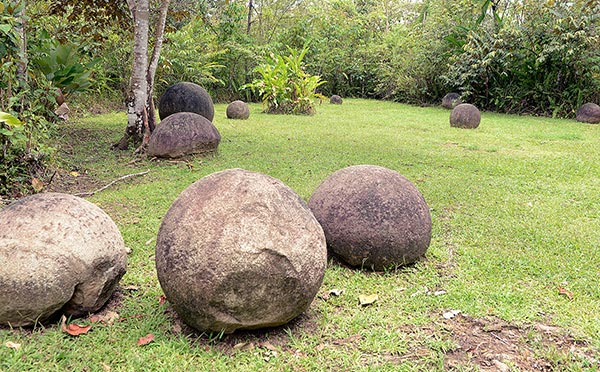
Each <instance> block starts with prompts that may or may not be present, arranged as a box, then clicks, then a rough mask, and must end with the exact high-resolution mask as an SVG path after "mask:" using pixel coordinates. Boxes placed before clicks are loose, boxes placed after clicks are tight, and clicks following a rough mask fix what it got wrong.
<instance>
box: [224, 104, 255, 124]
mask: <svg viewBox="0 0 600 372" xmlns="http://www.w3.org/2000/svg"><path fill="white" fill-rule="evenodd" d="M226 114H227V118H228V119H241V120H246V119H248V118H249V117H250V108H249V107H248V105H247V104H246V102H244V101H233V102H231V103H230V104H229V105H228V106H227V110H226Z"/></svg>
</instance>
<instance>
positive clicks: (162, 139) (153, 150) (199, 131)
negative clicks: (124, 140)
mask: <svg viewBox="0 0 600 372" xmlns="http://www.w3.org/2000/svg"><path fill="white" fill-rule="evenodd" d="M220 142H221V134H220V133H219V131H218V130H217V128H216V127H215V126H214V125H213V124H212V123H211V122H210V121H209V120H208V119H207V118H205V117H204V116H201V115H198V114H195V113H193V112H178V113H175V114H173V115H169V116H168V117H166V118H165V119H164V120H163V121H161V122H160V124H158V125H157V126H156V129H154V132H152V135H151V136H150V141H149V142H148V150H147V154H148V155H149V156H156V157H159V158H178V157H181V156H185V155H191V154H209V153H213V152H215V151H217V148H218V147H219V143H220Z"/></svg>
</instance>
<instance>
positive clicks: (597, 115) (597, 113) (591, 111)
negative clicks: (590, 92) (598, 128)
mask: <svg viewBox="0 0 600 372" xmlns="http://www.w3.org/2000/svg"><path fill="white" fill-rule="evenodd" d="M576 119H577V121H580V122H582V123H589V124H598V123H600V106H598V105H597V104H595V103H591V102H590V103H584V104H583V105H581V107H580V108H579V110H577V116H576Z"/></svg>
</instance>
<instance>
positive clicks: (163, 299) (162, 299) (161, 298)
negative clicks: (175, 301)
mask: <svg viewBox="0 0 600 372" xmlns="http://www.w3.org/2000/svg"><path fill="white" fill-rule="evenodd" d="M165 302H167V297H165V295H160V297H158V304H159V305H164V304H165Z"/></svg>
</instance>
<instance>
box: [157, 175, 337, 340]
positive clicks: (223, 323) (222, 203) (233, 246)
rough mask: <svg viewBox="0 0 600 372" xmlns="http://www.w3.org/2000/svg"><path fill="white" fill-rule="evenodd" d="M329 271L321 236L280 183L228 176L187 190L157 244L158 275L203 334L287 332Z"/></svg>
mask: <svg viewBox="0 0 600 372" xmlns="http://www.w3.org/2000/svg"><path fill="white" fill-rule="evenodd" d="M326 266H327V247H326V244H325V236H324V234H323V229H322V228H321V226H320V225H319V223H318V222H317V220H316V219H315V217H314V216H313V215H312V213H311V212H310V210H309V209H308V206H307V205H306V203H304V201H303V200H302V199H301V198H300V197H299V196H298V195H297V194H296V193H295V192H293V191H292V190H291V189H290V188H289V187H287V186H285V185H284V184H283V183H282V182H281V181H279V180H277V179H275V178H272V177H269V176H267V175H264V174H260V173H254V172H249V171H246V170H242V169H229V170H225V171H221V172H217V173H213V174H210V175H208V176H206V177H204V178H202V179H200V180H198V181H196V182H195V183H193V184H192V185H191V186H189V187H188V188H187V189H185V190H184V191H183V192H182V193H181V194H180V195H179V197H178V198H177V199H176V200H175V202H174V203H173V205H172V206H171V207H170V208H169V211H168V212H167V214H166V216H165V217H164V219H163V221H162V224H161V226H160V230H159V232H158V238H157V241H156V270H157V273H158V279H159V281H160V285H161V287H162V289H163V291H164V293H165V296H166V298H167V299H168V300H169V302H171V304H172V305H173V308H174V309H175V311H176V312H177V313H178V314H179V316H180V317H181V318H182V319H183V320H184V321H185V322H186V323H187V324H188V325H190V326H191V327H193V328H196V329H198V330H200V331H203V332H224V333H231V332H233V331H235V330H237V329H257V328H264V327H274V326H278V325H282V324H285V323H287V322H289V321H290V320H292V319H293V318H295V317H296V316H298V315H300V314H301V313H302V312H303V311H305V310H306V309H307V308H308V307H309V305H310V304H311V302H312V301H313V299H314V297H315V295H316V294H317V292H318V290H319V288H320V286H321V283H322V281H323V276H324V274H325V268H326Z"/></svg>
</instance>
